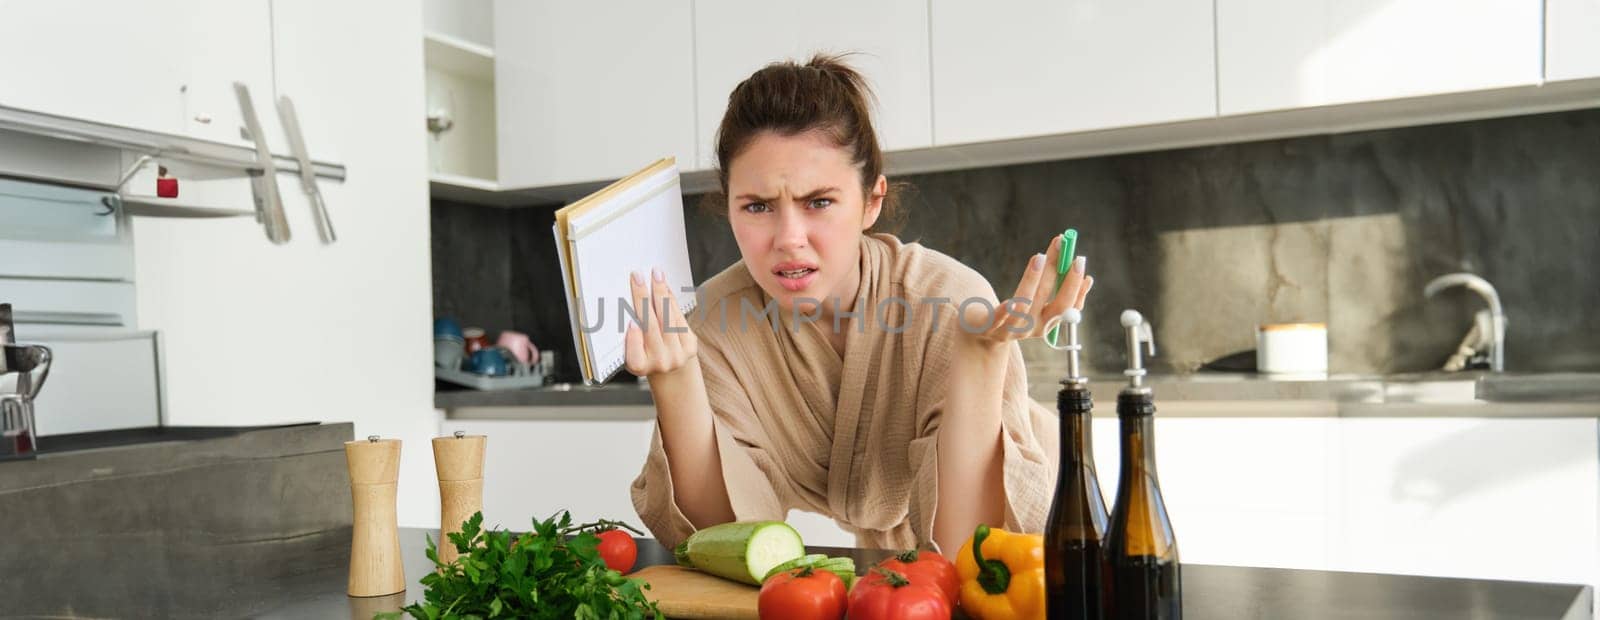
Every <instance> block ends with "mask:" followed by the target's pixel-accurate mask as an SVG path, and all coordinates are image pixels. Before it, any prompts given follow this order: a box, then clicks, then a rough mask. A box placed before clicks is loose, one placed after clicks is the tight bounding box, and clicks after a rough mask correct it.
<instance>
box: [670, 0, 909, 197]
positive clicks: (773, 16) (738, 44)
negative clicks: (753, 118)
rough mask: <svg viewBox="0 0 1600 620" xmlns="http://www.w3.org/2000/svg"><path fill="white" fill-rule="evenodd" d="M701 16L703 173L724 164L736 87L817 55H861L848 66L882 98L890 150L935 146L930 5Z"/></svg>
mask: <svg viewBox="0 0 1600 620" xmlns="http://www.w3.org/2000/svg"><path fill="white" fill-rule="evenodd" d="M694 11H695V16H694V17H695V19H694V23H695V30H694V41H695V50H694V51H695V81H696V84H697V87H696V88H697V97H696V102H697V107H698V112H697V114H696V125H697V127H698V134H699V136H700V141H699V144H700V163H699V166H697V167H698V168H710V167H712V165H713V164H715V163H716V145H715V143H714V142H713V140H714V139H715V135H716V132H717V127H718V126H719V125H720V124H721V123H722V116H723V113H724V112H725V111H726V109H727V106H728V95H729V94H731V93H732V92H733V89H734V87H735V86H737V85H738V84H739V83H740V82H742V81H744V80H745V78H748V77H750V74H752V73H754V72H755V71H756V70H758V69H760V68H762V67H764V66H766V65H767V64H770V63H773V62H779V61H783V60H794V61H796V62H800V63H804V62H805V61H806V60H808V59H810V57H811V56H812V54H815V53H817V52H828V53H840V52H855V53H853V54H850V55H849V56H847V57H846V58H845V62H847V63H848V64H849V65H850V66H852V67H854V68H855V69H856V70H857V71H860V72H861V73H862V75H863V76H865V77H866V79H867V83H868V85H869V86H870V87H871V88H872V90H873V94H874V95H875V96H876V100H877V101H876V103H877V107H876V109H875V110H874V115H873V123H874V127H875V128H876V129H877V132H878V141H879V143H880V145H881V146H882V147H883V149H884V150H904V149H914V148H923V147H927V146H931V145H932V144H933V124H932V118H931V110H930V105H931V96H932V95H931V89H930V86H929V69H928V52H929V50H928V3H927V2H926V0H886V1H883V2H850V1H848V0H818V1H817V2H809V3H803V4H801V3H770V2H741V1H738V0H695V3H694ZM841 16H847V17H846V18H843V19H841Z"/></svg>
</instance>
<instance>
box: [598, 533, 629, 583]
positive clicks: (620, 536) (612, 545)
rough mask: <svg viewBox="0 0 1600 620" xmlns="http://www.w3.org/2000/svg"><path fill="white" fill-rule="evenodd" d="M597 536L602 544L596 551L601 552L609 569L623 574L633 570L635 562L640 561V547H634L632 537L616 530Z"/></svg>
mask: <svg viewBox="0 0 1600 620" xmlns="http://www.w3.org/2000/svg"><path fill="white" fill-rule="evenodd" d="M597 535H598V536H599V537H600V544H599V546H597V547H596V548H595V549H596V550H597V551H599V552H600V559H602V560H605V561H606V567H607V568H610V569H611V570H614V571H617V572H619V573H623V574H627V572H628V571H631V570H633V562H634V560H637V559H639V547H638V546H636V545H634V543H633V537H632V536H629V535H628V533H627V532H624V531H622V530H614V529H613V530H606V531H604V532H600V533H599V534H597Z"/></svg>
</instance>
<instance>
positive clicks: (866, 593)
mask: <svg viewBox="0 0 1600 620" xmlns="http://www.w3.org/2000/svg"><path fill="white" fill-rule="evenodd" d="M849 613H850V620H949V618H950V602H949V601H947V600H945V597H944V591H943V590H940V589H939V586H936V585H933V584H931V583H914V582H912V581H911V580H909V579H906V576H905V575H902V574H900V573H897V572H894V571H892V570H885V569H883V568H881V567H880V568H873V569H872V570H871V571H869V572H868V573H867V576H866V577H862V578H861V580H860V581H857V582H856V585H855V587H854V588H851V589H850V609H849Z"/></svg>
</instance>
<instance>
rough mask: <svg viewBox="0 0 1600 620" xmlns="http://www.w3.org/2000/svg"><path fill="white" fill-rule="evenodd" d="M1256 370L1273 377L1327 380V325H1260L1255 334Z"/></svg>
mask: <svg viewBox="0 0 1600 620" xmlns="http://www.w3.org/2000/svg"><path fill="white" fill-rule="evenodd" d="M1256 370H1257V371H1258V372H1260V373H1262V374H1267V375H1274V376H1327V374H1328V325H1327V324H1326V323H1274V324H1269V325H1262V326H1261V327H1260V328H1259V329H1258V330H1257V331H1256Z"/></svg>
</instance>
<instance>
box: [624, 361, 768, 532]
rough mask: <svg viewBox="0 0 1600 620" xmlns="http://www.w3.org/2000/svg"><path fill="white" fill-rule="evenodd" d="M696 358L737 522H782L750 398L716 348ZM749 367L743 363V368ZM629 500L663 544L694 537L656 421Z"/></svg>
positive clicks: (762, 434) (765, 447)
mask: <svg viewBox="0 0 1600 620" xmlns="http://www.w3.org/2000/svg"><path fill="white" fill-rule="evenodd" d="M698 357H699V360H700V369H701V374H702V375H703V376H704V377H705V384H706V393H707V394H706V395H707V396H708V397H709V400H710V402H711V413H712V421H711V424H712V428H713V429H714V432H715V433H716V441H717V445H716V449H717V454H718V456H719V457H720V458H721V461H722V479H723V482H724V483H725V484H726V486H727V490H728V499H729V501H730V502H731V503H732V505H733V513H734V516H735V520H737V521H757V520H769V519H775V520H782V519H783V518H784V517H785V516H787V507H786V503H785V501H784V499H783V497H782V495H781V494H780V493H779V490H778V488H779V487H778V486H777V485H776V484H775V482H776V481H779V480H783V479H784V478H783V472H782V469H781V466H780V465H779V464H778V463H777V461H776V460H775V459H774V458H773V456H772V455H771V453H770V452H769V451H768V447H769V446H770V445H771V444H770V441H769V440H768V437H767V435H766V433H765V431H764V430H763V429H762V427H761V423H760V420H759V419H758V418H757V417H756V412H755V407H754V405H753V404H752V403H751V401H750V396H749V394H748V393H747V392H746V390H745V389H744V388H742V387H741V386H740V385H739V383H738V377H737V376H736V374H735V373H734V370H733V364H731V363H729V360H728V359H727V357H726V356H725V355H724V354H723V352H722V351H719V350H717V348H716V347H715V345H714V344H712V343H711V342H708V341H707V340H706V339H701V340H700V346H699V355H698ZM748 364H749V361H746V362H745V364H744V365H746V366H748ZM631 495H632V497H633V507H634V510H636V511H638V513H639V519H640V520H641V521H643V522H644V525H645V527H646V528H649V530H650V532H651V534H653V535H654V536H655V538H656V540H658V541H660V542H661V543H662V544H664V545H666V546H667V547H669V548H670V547H674V546H676V545H677V544H678V543H679V542H682V541H683V540H684V539H685V538H688V537H689V535H690V534H692V533H694V531H695V527H694V524H692V523H690V522H689V519H688V518H687V517H685V516H684V515H683V511H682V510H680V509H679V506H680V504H679V501H680V499H679V497H678V494H677V492H676V491H675V490H674V489H673V486H672V471H671V468H670V465H669V463H668V462H667V453H666V451H665V450H664V449H663V448H662V445H661V426H660V422H659V420H658V421H657V424H656V429H655V432H654V433H652V434H651V437H650V452H649V454H648V455H647V456H646V457H645V462H644V469H643V471H641V472H640V473H639V476H638V478H635V479H634V481H633V486H632V488H631Z"/></svg>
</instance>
